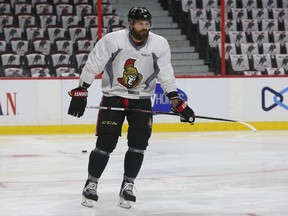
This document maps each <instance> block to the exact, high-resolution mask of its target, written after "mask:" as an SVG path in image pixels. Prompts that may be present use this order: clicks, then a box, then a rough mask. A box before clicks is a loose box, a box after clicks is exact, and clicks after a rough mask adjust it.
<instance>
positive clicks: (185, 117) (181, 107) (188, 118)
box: [171, 98, 195, 125]
mask: <svg viewBox="0 0 288 216" xmlns="http://www.w3.org/2000/svg"><path fill="white" fill-rule="evenodd" d="M171 110H172V111H173V112H174V113H176V114H178V115H180V121H181V122H189V123H190V124H191V125H193V124H194V121H195V114H194V111H193V110H192V109H191V108H190V107H189V106H188V104H187V102H186V101H185V100H183V99H181V98H179V102H178V104H177V105H176V107H171Z"/></svg>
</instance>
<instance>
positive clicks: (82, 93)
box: [69, 88, 88, 98]
mask: <svg viewBox="0 0 288 216" xmlns="http://www.w3.org/2000/svg"><path fill="white" fill-rule="evenodd" d="M69 95H70V96H71V97H82V98H86V97H88V91H87V90H86V89H83V88H78V89H73V90H72V91H71V92H70V93H69Z"/></svg>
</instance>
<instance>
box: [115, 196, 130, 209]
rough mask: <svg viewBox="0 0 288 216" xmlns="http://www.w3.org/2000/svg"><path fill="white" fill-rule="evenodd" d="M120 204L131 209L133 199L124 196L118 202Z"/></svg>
mask: <svg viewBox="0 0 288 216" xmlns="http://www.w3.org/2000/svg"><path fill="white" fill-rule="evenodd" d="M118 206H119V207H121V208H126V209H130V208H131V207H132V206H131V201H128V200H125V199H123V198H122V197H120V200H119V202H118Z"/></svg>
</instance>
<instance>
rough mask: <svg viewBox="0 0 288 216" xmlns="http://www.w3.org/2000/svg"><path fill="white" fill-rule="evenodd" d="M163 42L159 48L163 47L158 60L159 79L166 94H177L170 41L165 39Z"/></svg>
mask: <svg viewBox="0 0 288 216" xmlns="http://www.w3.org/2000/svg"><path fill="white" fill-rule="evenodd" d="M161 42H162V43H161V44H159V46H161V47H162V49H161V52H160V53H159V56H158V59H157V63H158V66H159V69H160V72H159V74H158V77H157V79H158V81H159V83H160V85H161V87H162V88H163V90H164V92H165V93H166V94H167V93H169V92H173V91H176V92H177V87H176V79H175V76H174V70H173V67H172V65H171V50H170V46H169V44H168V41H167V40H166V39H164V38H163V40H162V41H161Z"/></svg>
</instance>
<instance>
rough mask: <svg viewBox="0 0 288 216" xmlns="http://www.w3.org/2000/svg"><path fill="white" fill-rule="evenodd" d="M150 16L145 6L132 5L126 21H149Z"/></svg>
mask: <svg viewBox="0 0 288 216" xmlns="http://www.w3.org/2000/svg"><path fill="white" fill-rule="evenodd" d="M151 19H152V16H151V14H150V12H149V11H148V9H147V8H145V7H133V8H131V9H130V11H129V13H128V22H133V21H134V20H148V21H150V22H151Z"/></svg>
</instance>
